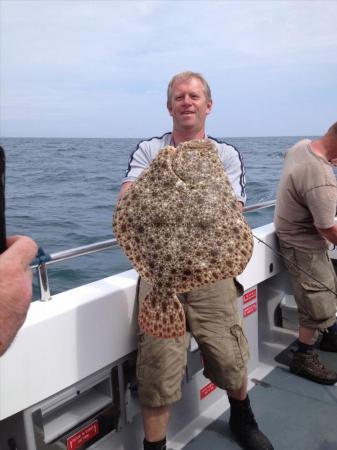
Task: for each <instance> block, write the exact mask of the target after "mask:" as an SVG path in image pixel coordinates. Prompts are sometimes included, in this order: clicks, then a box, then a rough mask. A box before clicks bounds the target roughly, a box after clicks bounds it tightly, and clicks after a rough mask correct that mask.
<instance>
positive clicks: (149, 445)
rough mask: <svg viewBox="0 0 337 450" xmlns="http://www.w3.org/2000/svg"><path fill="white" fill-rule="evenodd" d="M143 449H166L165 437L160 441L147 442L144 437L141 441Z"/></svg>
mask: <svg viewBox="0 0 337 450" xmlns="http://www.w3.org/2000/svg"><path fill="white" fill-rule="evenodd" d="M143 445H144V450H166V438H164V439H163V440H162V441H157V442H148V441H147V440H146V439H144V441H143Z"/></svg>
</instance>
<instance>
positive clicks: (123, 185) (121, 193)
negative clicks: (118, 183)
mask: <svg viewBox="0 0 337 450" xmlns="http://www.w3.org/2000/svg"><path fill="white" fill-rule="evenodd" d="M132 183H133V182H132V181H126V182H125V183H123V184H122V187H121V189H120V191H119V195H118V200H117V203H118V202H119V200H120V199H121V198H122V197H123V195H124V194H125V192H126V191H127V190H128V189H129V188H130V187H131V186H132Z"/></svg>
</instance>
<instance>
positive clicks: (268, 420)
mask: <svg viewBox="0 0 337 450" xmlns="http://www.w3.org/2000/svg"><path fill="white" fill-rule="evenodd" d="M292 348H295V346H294V345H292V346H290V347H288V348H287V349H286V350H284V351H283V352H282V353H281V354H279V355H278V356H277V357H276V358H275V359H276V360H277V361H282V362H283V363H287V360H289V357H290V354H291V353H290V352H291V349H292ZM319 354H320V357H321V360H322V361H324V362H325V363H326V364H327V365H328V366H329V367H330V368H334V369H335V370H336V369H337V357H336V355H335V354H333V353H326V352H319ZM251 381H253V382H255V384H256V385H255V386H254V387H253V388H252V389H251V390H250V392H249V396H250V399H251V403H252V405H253V410H254V414H255V416H256V419H257V421H258V423H259V426H260V428H261V429H262V430H263V431H264V432H265V433H266V434H267V435H268V437H269V439H270V440H271V442H272V443H273V445H274V448H275V450H336V449H337V432H336V418H337V385H334V386H324V385H320V384H317V383H313V382H311V381H309V380H306V379H304V378H301V377H298V376H295V375H293V374H291V373H290V372H289V370H288V367H287V366H286V365H283V364H282V365H281V364H280V363H278V365H277V366H276V367H275V368H274V369H273V370H272V371H271V372H270V373H269V374H268V375H267V376H265V377H264V378H263V379H260V380H256V379H255V380H254V379H253V380H252V379H251ZM228 418H229V411H227V412H226V413H224V414H222V415H221V416H220V417H219V418H218V419H217V420H215V421H214V422H212V423H211V424H210V425H209V426H208V427H207V428H206V429H205V430H204V431H202V432H201V433H200V434H199V435H198V436H196V437H195V438H194V439H192V440H191V442H189V443H188V444H187V445H186V446H185V447H183V449H184V450H205V449H209V450H223V449H226V450H238V449H240V448H241V447H240V446H239V445H238V444H237V443H236V442H235V441H234V440H233V438H232V436H231V433H230V431H229V428H228Z"/></svg>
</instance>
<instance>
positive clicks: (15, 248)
mask: <svg viewBox="0 0 337 450" xmlns="http://www.w3.org/2000/svg"><path fill="white" fill-rule="evenodd" d="M7 247H8V248H7V250H6V251H5V252H4V253H3V254H2V255H0V356H2V355H3V354H4V353H5V351H6V350H7V348H8V347H9V346H10V344H11V343H12V341H13V339H14V338H15V335H16V333H17V332H18V330H19V328H20V327H21V325H22V324H23V322H24V321H25V318H26V315H27V311H28V308H29V305H30V302H31V299H32V273H31V270H30V268H29V264H30V263H31V261H32V260H33V259H34V257H35V256H36V253H37V245H36V243H35V242H34V241H33V240H32V239H30V238H28V237H26V236H12V237H10V238H8V239H7Z"/></svg>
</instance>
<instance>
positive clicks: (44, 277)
mask: <svg viewBox="0 0 337 450" xmlns="http://www.w3.org/2000/svg"><path fill="white" fill-rule="evenodd" d="M37 273H38V278H39V287H40V296H41V298H40V300H41V301H42V302H47V301H49V300H51V299H52V297H51V295H50V289H49V280H48V272H47V265H46V264H45V263H41V264H39V265H38V266H37Z"/></svg>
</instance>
